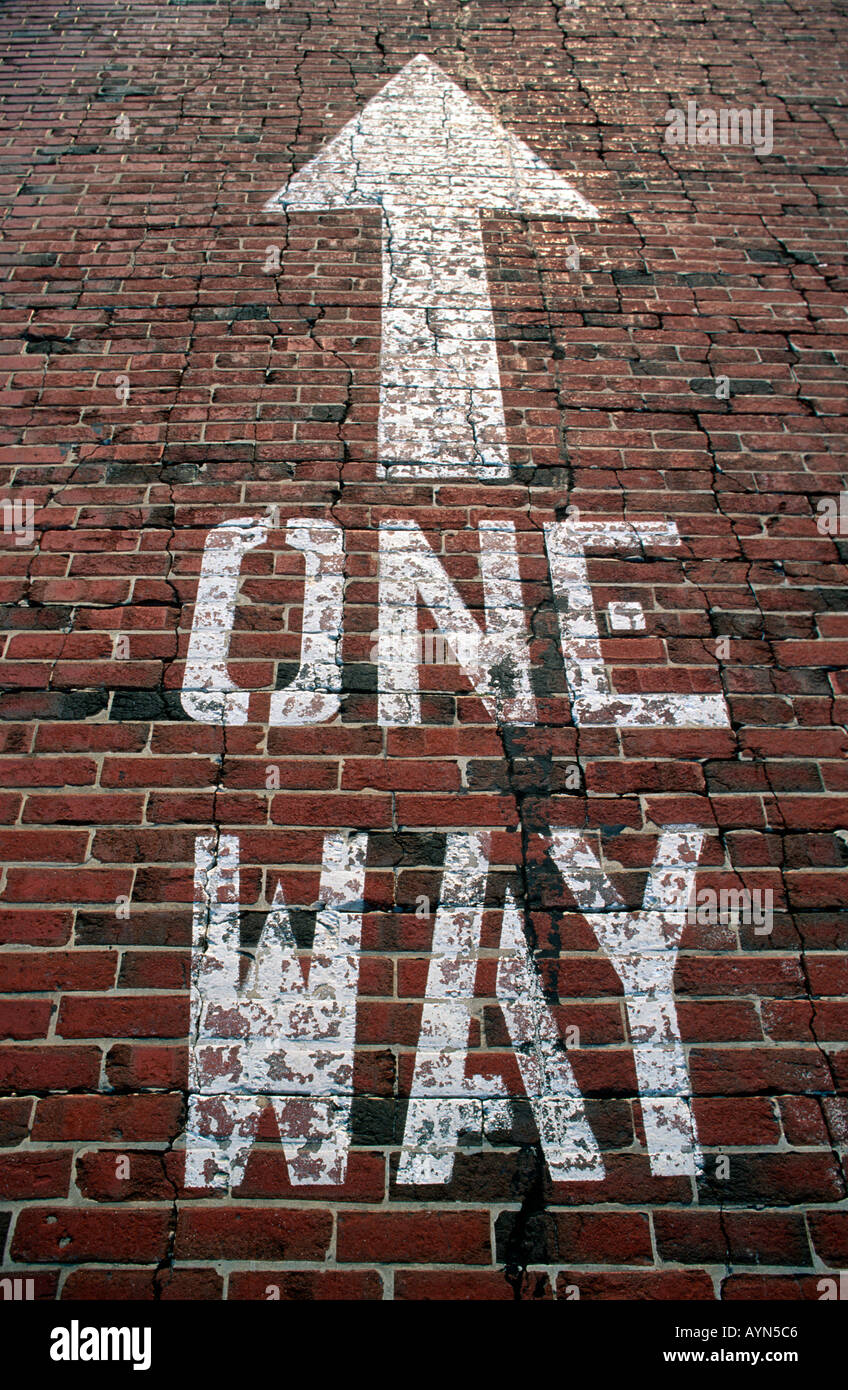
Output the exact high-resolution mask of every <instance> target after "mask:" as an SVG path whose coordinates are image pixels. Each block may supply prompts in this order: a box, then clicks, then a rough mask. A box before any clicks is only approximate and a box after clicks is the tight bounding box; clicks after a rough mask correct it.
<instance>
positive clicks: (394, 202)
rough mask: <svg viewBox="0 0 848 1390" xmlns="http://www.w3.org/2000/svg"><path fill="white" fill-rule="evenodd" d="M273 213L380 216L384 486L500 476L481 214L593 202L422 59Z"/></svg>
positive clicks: (502, 464) (282, 196) (501, 449)
mask: <svg viewBox="0 0 848 1390" xmlns="http://www.w3.org/2000/svg"><path fill="white" fill-rule="evenodd" d="M267 206H268V208H269V209H271V210H275V209H276V210H287V211H288V210H291V211H295V210H298V209H313V210H315V209H320V208H363V207H366V208H367V207H379V208H380V209H381V210H382V218H383V221H382V226H383V302H382V347H381V362H380V372H381V382H380V415H379V425H378V436H379V455H378V456H379V468H378V476H380V477H391V478H427V477H433V478H441V479H447V478H467V477H480V478H499V477H506V476H508V472H509V455H508V451H507V442H506V425H505V422H504V410H503V399H502V396H501V383H500V371H499V368H498V357H497V350H496V344H495V326H494V319H493V316H492V305H491V299H490V295H489V286H488V282H487V279H486V260H485V254H484V250H483V238H482V234H481V229H480V211H481V210H503V211H509V212H517V213H520V214H523V215H527V216H544V215H548V216H551V217H579V218H588V217H597V215H598V214H597V210H596V209H595V208H594V207H593V206H592V205H591V203H588V202H587V201H586V199H585V198H583V197H581V195H580V194H579V193H578V192H577V191H576V189H574V188H572V187H571V185H570V184H569V183H567V182H566V181H565V179H563V178H562V177H561V176H560V175H559V174H557V173H555V172H554V170H552V169H551V168H550V167H549V166H548V165H547V164H545V163H544V161H543V160H541V159H540V158H539V157H538V155H535V154H534V153H533V151H532V150H531V149H530V148H529V147H528V146H527V145H525V144H524V143H523V142H522V141H521V140H518V139H516V137H515V136H514V135H510V134H509V133H508V132H507V131H506V130H504V128H503V126H502V125H501V124H500V123H499V122H498V121H497V120H495V118H494V117H493V116H491V115H490V114H489V113H488V112H487V111H485V110H484V109H483V108H482V107H481V106H479V105H477V103H476V102H473V101H471V100H470V98H469V97H467V96H466V95H465V93H464V92H463V91H462V90H461V89H460V88H459V87H458V86H457V85H456V84H455V83H454V82H451V81H450V80H449V79H448V78H447V77H446V76H445V75H444V73H443V72H441V71H440V69H439V68H438V67H436V65H435V64H434V63H432V62H431V61H430V59H429V58H426V57H425V56H424V55H423V54H419V56H418V57H417V58H414V59H413V60H412V61H411V62H410V63H407V64H406V66H405V67H404V68H402V69H401V71H400V72H399V73H397V74H396V76H395V77H393V78H392V79H391V81H390V82H388V83H387V84H386V86H385V87H384V88H383V89H382V91H381V92H379V93H378V94H377V95H376V96H375V97H374V98H373V99H372V100H371V101H369V102H368V104H367V105H366V106H365V107H364V109H363V110H362V111H361V112H360V113H359V115H358V116H355V117H354V119H353V120H351V121H349V122H348V124H347V125H346V126H344V128H343V129H342V130H341V131H340V132H339V133H338V135H336V136H335V138H334V139H332V140H331V141H330V142H329V144H327V145H326V146H325V148H324V149H323V150H322V151H321V152H320V154H318V155H317V156H316V158H315V159H313V160H311V161H310V162H309V163H308V164H307V165H306V166H305V168H303V169H301V170H300V171H299V172H298V173H297V174H295V175H294V176H293V178H291V179H290V180H289V182H288V184H287V185H286V186H285V187H284V188H283V189H281V191H280V192H279V193H277V194H276V195H275V196H274V197H273V198H272V199H271V200H270V201H269V203H268V205H267Z"/></svg>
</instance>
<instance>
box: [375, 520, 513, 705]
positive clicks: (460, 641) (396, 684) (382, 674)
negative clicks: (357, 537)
mask: <svg viewBox="0 0 848 1390" xmlns="http://www.w3.org/2000/svg"><path fill="white" fill-rule="evenodd" d="M479 535H480V571H481V574H482V579H483V597H484V605H485V613H486V628H485V631H484V630H483V629H482V628H481V627H480V626H479V624H478V623H477V622H476V621H475V619H474V618H473V617H472V616H471V613H470V612H469V610H468V608H467V607H466V605H465V604H464V603H463V601H462V599H461V597H460V595H459V593H458V591H457V589H456V588H455V586H454V585H453V583H452V582H451V580H450V579H449V577H448V575H447V573H446V572H445V569H444V567H443V566H442V564H441V562H440V561H439V559H438V558H437V556H436V555H435V554H434V553H433V551H432V549H431V547H430V546H429V544H428V542H427V540H426V537H425V536H424V534H423V532H422V531H421V529H420V527H419V526H417V525H416V523H415V522H414V521H401V520H393V521H386V522H382V523H381V525H380V636H379V646H378V671H379V675H378V687H379V692H380V694H379V708H378V718H379V721H380V723H381V724H420V723H421V701H420V696H419V692H418V659H419V648H420V643H419V641H418V597H419V595H420V596H421V599H422V601H423V602H424V603H425V604H426V605H427V607H428V608H429V610H430V612H431V613H432V615H433V617H434V618H435V620H436V622H437V624H438V626H439V630H440V631H441V633H442V635H443V636H444V638H445V639H446V641H448V642H449V643H450V644H451V646H452V647H453V650H454V652H455V653H456V655H457V656H458V657H459V660H460V662H461V665H462V668H463V670H464V671H465V673H466V675H467V676H468V678H469V680H470V681H471V683H472V685H473V686H474V689H475V691H476V692H477V694H478V695H479V696H480V698H481V700H482V701H483V703H484V704H485V706H486V709H487V710H488V711H489V713H490V714H491V715H492V717H493V718H494V719H496V720H497V721H498V722H499V723H510V724H532V723H533V722H534V720H535V718H536V702H535V700H534V697H533V690H532V687H531V684H530V659H529V651H528V647H527V628H526V618H525V614H524V604H523V598H522V592H521V577H520V575H519V571H518V552H517V549H516V544H515V527H514V525H513V523H512V522H511V521H482V522H481V523H480V530H479Z"/></svg>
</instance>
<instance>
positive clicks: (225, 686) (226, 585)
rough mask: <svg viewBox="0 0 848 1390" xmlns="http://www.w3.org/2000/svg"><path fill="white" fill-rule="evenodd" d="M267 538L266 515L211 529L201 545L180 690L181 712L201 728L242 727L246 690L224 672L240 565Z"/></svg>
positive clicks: (245, 708) (231, 522)
mask: <svg viewBox="0 0 848 1390" xmlns="http://www.w3.org/2000/svg"><path fill="white" fill-rule="evenodd" d="M267 539H268V518H267V517H256V516H251V517H241V518H239V519H238V520H237V521H222V522H221V524H220V525H219V526H213V528H212V530H211V531H210V532H209V535H208V536H207V537H206V544H205V545H204V547H203V560H202V562H201V568H200V581H199V583H198V586H197V599H196V600H195V605H194V618H193V619H192V624H191V634H190V636H189V642H188V655H187V657H186V664H185V674H184V676H183V686H182V691H181V696H180V698H181V700H182V706H183V709H184V710H185V712H186V714H187V715H189V716H190V718H192V719H197V720H199V721H200V723H201V724H246V723H247V712H248V705H249V702H250V691H248V690H242V689H241V687H240V686H238V685H236V683H235V681H234V680H232V678H231V677H230V674H229V672H228V670H227V653H228V652H229V648H230V636H231V634H232V630H233V622H234V620H235V613H236V595H237V593H238V585H239V575H240V573H241V562H242V560H243V559H244V556H245V554H246V553H247V551H248V550H253V549H254V548H255V547H256V546H258V545H262V543H263V542H264V541H266V540H267Z"/></svg>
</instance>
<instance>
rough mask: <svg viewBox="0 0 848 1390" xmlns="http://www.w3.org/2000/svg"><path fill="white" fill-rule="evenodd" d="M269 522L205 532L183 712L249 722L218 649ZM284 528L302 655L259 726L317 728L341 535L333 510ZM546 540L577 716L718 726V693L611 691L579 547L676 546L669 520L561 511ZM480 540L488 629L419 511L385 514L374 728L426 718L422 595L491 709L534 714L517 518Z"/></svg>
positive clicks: (532, 718)
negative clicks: (299, 565) (295, 565)
mask: <svg viewBox="0 0 848 1390" xmlns="http://www.w3.org/2000/svg"><path fill="white" fill-rule="evenodd" d="M270 526H271V518H270V517H243V518H240V519H237V520H233V521H226V522H222V523H221V524H220V525H218V526H215V527H213V529H212V530H211V531H210V532H209V535H208V536H207V539H206V544H205V547H204V551H203V561H202V565H201V572H200V581H199V584H198V589H197V599H196V603H195V609H194V618H193V621H192V628H191V634H190V636H189V644H188V652H187V657H186V666H185V674H184V677H183V686H182V692H181V699H182V704H183V708H184V710H185V712H186V714H188V715H189V716H190V717H191V718H192V719H196V720H199V721H200V722H201V723H205V724H245V723H247V720H248V716H249V712H250V700H251V692H250V691H249V690H245V689H243V688H241V687H240V686H239V685H237V684H236V682H235V681H234V680H233V679H232V677H231V676H230V674H229V671H228V669H227V658H228V652H229V647H230V641H231V637H232V631H233V625H234V622H235V616H236V603H237V597H238V587H239V576H240V572H241V565H242V560H243V558H244V556H245V554H246V553H247V552H248V551H249V550H253V549H255V548H256V547H257V546H260V545H262V544H263V543H264V542H265V541H267V539H268V534H269V528H270ZM285 534H286V541H287V543H288V545H290V546H291V547H292V548H293V549H295V550H299V551H301V552H302V553H303V556H304V561H305V577H304V591H303V625H302V631H301V651H300V664H299V667H298V670H297V672H296V674H295V676H294V678H293V679H292V680H291V681H290V682H289V684H288V685H287V686H286V687H285V688H284V689H282V690H275V691H273V692H272V693H271V694H270V697H269V700H268V714H267V722H268V723H270V724H273V725H298V724H299V725H304V724H320V723H323V722H324V721H326V720H328V719H332V718H334V717H335V716H336V715H337V714H338V713H339V710H340V709H341V699H342V666H341V657H340V655H339V652H340V647H341V638H342V630H343V603H344V584H345V567H344V560H345V556H344V533H343V531H342V529H341V527H340V526H337V525H336V524H335V522H332V521H329V520H323V519H316V518H314V517H295V518H291V519H290V520H288V521H287V522H286V523H285ZM544 536H545V548H546V552H547V558H548V567H549V571H550V579H551V588H552V591H553V599H554V605H555V607H556V610H557V616H558V622H559V632H560V645H561V649H562V658H563V665H564V667H565V677H566V682H567V685H568V691H569V695H570V698H571V705H572V711H573V715H574V722H575V723H576V724H578V725H596V726H597V725H607V726H609V725H613V726H619V727H630V728H640V729H646V728H647V729H650V728H656V727H658V726H659V727H662V726H666V727H668V726H671V727H689V728H714V727H723V726H726V725H727V724H728V722H729V720H728V712H727V706H726V704H725V702H724V697H723V696H722V695H720V694H692V693H682V694H681V693H668V694H631V693H617V692H615V691H613V689H612V687H611V685H610V680H609V676H608V674H607V671H606V668H605V665H604V659H603V653H602V649H601V639H600V632H599V628H598V619H597V616H596V613H595V607H594V601H593V598H592V592H591V588H590V586H589V577H588V567H587V560H586V550H587V548H589V547H592V548H594V549H597V550H606V551H609V550H626V551H634V550H635V551H636V552H637V553H639V552H640V550H641V547H642V546H656V547H659V548H676V547H679V546H680V545H681V539H680V535H679V533H678V530H677V527H676V525H675V523H674V522H673V521H643V520H639V521H634V522H629V521H623V520H622V519H621V518H608V519H605V520H603V521H592V520H584V519H582V518H569V519H568V520H566V521H561V522H555V523H551V524H549V525H546V526H545V528H544ZM478 537H479V547H480V558H479V564H480V571H481V577H482V588H483V599H484V610H485V626H484V627H481V626H480V624H478V622H477V621H476V619H475V618H474V617H473V616H472V614H471V612H470V611H469V609H468V607H467V606H466V604H465V603H464V602H463V600H462V598H461V597H460V594H459V592H458V590H457V589H456V586H455V585H454V583H453V581H452V580H451V579H450V577H449V576H448V574H447V572H446V571H445V569H444V567H443V566H442V564H441V562H440V560H439V559H438V557H437V556H436V554H435V553H434V552H433V550H432V548H431V547H430V545H429V543H428V541H427V539H426V537H425V536H424V533H423V532H422V531H421V529H420V527H419V526H418V525H417V524H416V523H415V522H414V521H408V520H401V519H397V520H388V521H384V522H382V523H381V524H380V528H379V632H378V639H377V649H376V654H375V655H376V663H377V668H378V689H379V692H380V693H379V696H378V720H379V722H380V724H383V725H414V724H420V722H421V702H420V695H419V685H418V666H419V661H420V656H421V651H420V642H419V640H418V635H417V632H416V631H415V625H414V615H415V614H416V610H417V603H418V600H419V599H420V600H421V601H422V602H423V603H424V604H425V605H426V607H427V608H428V610H429V611H430V613H431V615H432V617H433V619H434V621H435V623H436V625H437V627H438V629H439V631H440V633H441V635H442V637H443V638H444V640H445V642H446V643H447V644H448V646H449V647H450V649H451V651H452V652H453V653H454V654H455V655H456V657H457V660H458V662H459V664H460V665H461V667H462V669H463V670H464V672H465V674H466V676H467V677H468V679H469V680H470V682H471V684H472V685H473V687H474V690H475V692H476V693H477V694H478V695H479V697H480V699H481V700H482V701H483V704H484V705H485V707H486V709H487V711H488V712H489V714H490V715H491V716H492V718H493V719H495V720H497V721H498V722H499V723H509V724H516V725H527V724H534V723H535V722H536V702H535V698H534V694H533V688H532V684H531V676H530V655H529V645H528V632H527V622H526V618H525V610H524V603H523V598H522V586H521V578H520V573H519V564H518V552H517V546H516V536H515V526H514V524H513V522H511V521H505V520H504V521H500V520H499V521H481V522H480V525H479V528H478ZM623 621H624V618H623V616H622V610H621V609H620V608H618V609H615V608H614V609H613V614H612V615H611V625H612V626H613V627H614V628H615V629H618V630H620V625H621V623H622V622H623ZM626 621H627V623H628V625H629V627H630V629H631V630H635V631H640V630H642V629H643V628H644V614H643V612H642V610H641V605H639V604H638V603H630V604H628V605H627V618H626Z"/></svg>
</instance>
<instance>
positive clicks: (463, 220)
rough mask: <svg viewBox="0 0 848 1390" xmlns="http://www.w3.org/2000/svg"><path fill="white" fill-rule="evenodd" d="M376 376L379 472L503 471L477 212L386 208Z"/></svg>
mask: <svg viewBox="0 0 848 1390" xmlns="http://www.w3.org/2000/svg"><path fill="white" fill-rule="evenodd" d="M380 378H381V379H380V416H379V428H378V437H379V462H380V470H379V471H380V476H381V477H384V478H385V477H392V478H426V477H439V478H467V477H479V476H484V477H507V476H508V475H509V455H508V451H507V442H506V422H505V420H504V409H503V397H502V395H501V382H500V369H499V366H498V355H497V348H496V344H495V323H494V318H493V316H492V304H491V298H490V295H489V284H488V280H487V278H486V259H485V253H484V249H483V237H482V233H481V230H480V218H479V215H478V213H477V212H476V210H474V209H471V208H468V209H463V208H434V207H432V206H428V207H421V206H415V207H409V206H405V207H397V206H391V207H385V206H384V218H383V310H382V339H381V353H380Z"/></svg>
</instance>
